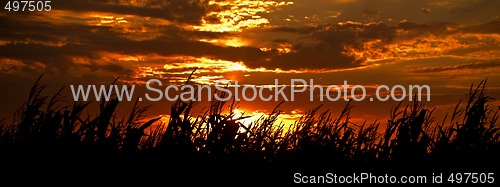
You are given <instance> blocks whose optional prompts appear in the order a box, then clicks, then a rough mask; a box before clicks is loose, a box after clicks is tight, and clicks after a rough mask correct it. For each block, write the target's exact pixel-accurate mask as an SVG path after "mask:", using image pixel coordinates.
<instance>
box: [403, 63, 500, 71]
mask: <svg viewBox="0 0 500 187" xmlns="http://www.w3.org/2000/svg"><path fill="white" fill-rule="evenodd" d="M496 67H500V62H477V63H470V64H461V65H455V66H443V67H431V68H423V69H418V70H414V71H413V72H414V73H440V72H445V71H454V70H466V69H487V68H496Z"/></svg>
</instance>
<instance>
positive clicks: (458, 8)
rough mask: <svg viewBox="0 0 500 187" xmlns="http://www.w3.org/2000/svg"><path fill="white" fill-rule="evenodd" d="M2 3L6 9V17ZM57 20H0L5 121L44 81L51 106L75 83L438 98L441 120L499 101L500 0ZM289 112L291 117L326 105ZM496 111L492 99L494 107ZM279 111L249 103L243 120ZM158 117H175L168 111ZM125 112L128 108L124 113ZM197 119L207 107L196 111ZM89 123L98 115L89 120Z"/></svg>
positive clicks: (214, 0)
mask: <svg viewBox="0 0 500 187" xmlns="http://www.w3.org/2000/svg"><path fill="white" fill-rule="evenodd" d="M5 2H6V0H2V7H4V6H5ZM51 5H52V10H51V11H50V12H12V11H11V12H9V11H7V10H4V9H2V10H1V11H0V25H1V27H0V89H1V90H2V91H1V92H0V100H1V102H0V103H2V104H1V105H0V107H1V108H0V119H2V118H4V117H11V116H12V114H13V112H14V109H17V108H19V107H20V106H21V104H22V102H23V101H24V100H25V99H26V98H27V97H28V90H29V88H30V87H31V85H32V84H33V82H34V81H35V79H36V77H37V76H39V75H40V74H41V73H45V77H44V79H43V82H44V83H46V84H48V87H47V90H46V92H44V93H46V94H47V95H52V94H54V93H55V92H56V91H57V90H58V89H59V88H60V87H61V86H66V89H65V90H64V94H65V95H67V98H66V100H68V101H70V100H71V98H69V96H70V95H71V91H70V89H69V88H68V87H69V85H71V84H83V85H87V84H109V83H111V82H112V81H113V80H114V79H115V78H116V77H119V80H120V83H123V84H136V85H138V86H139V87H141V88H139V90H144V83H145V81H147V80H148V79H151V78H160V79H162V81H164V83H171V84H182V83H183V82H184V81H185V80H186V78H187V77H188V75H189V74H190V72H191V71H192V70H193V69H194V68H195V67H199V69H198V71H197V72H196V73H195V76H194V79H193V81H194V82H196V83H199V84H213V82H214V81H216V80H219V79H229V80H237V81H239V82H240V84H241V83H243V84H250V85H258V86H259V85H270V84H274V79H276V78H277V79H279V80H280V81H282V82H283V83H287V82H288V83H289V81H290V79H292V78H300V79H307V80H309V79H313V80H314V82H315V83H316V84H321V85H331V84H339V85H340V84H342V83H343V81H344V80H346V81H348V82H349V84H359V85H364V86H366V87H367V88H368V95H370V94H373V92H374V91H375V90H374V89H371V88H374V87H376V86H377V85H382V84H385V85H389V86H392V85H396V84H401V85H404V86H406V85H424V84H428V85H430V87H431V101H430V102H428V103H427V106H429V107H431V108H433V107H435V108H436V110H437V112H436V113H437V114H439V115H437V117H442V116H444V113H445V112H450V110H453V108H454V106H455V104H456V103H457V102H458V101H459V100H460V98H462V97H463V96H464V95H465V94H466V93H467V92H468V89H469V87H470V85H471V84H472V83H475V84H477V83H479V82H480V81H481V80H482V79H485V78H488V88H489V90H488V95H489V96H491V97H493V98H497V99H500V74H499V73H498V72H499V70H500V11H499V9H498V7H500V1H498V0H376V1H375V0H289V1H269V0H207V1H205V0H167V1H160V0H53V1H52V4H51ZM308 100H309V96H308V95H303V97H301V98H299V99H297V101H295V102H286V103H284V104H283V105H282V106H281V108H280V109H281V110H283V112H284V113H285V115H284V118H289V119H293V118H296V117H298V116H299V115H298V114H300V113H301V112H304V111H307V110H310V109H313V108H315V107H317V106H319V105H320V104H323V107H324V109H325V110H326V109H330V110H332V111H333V112H334V113H335V112H338V111H340V110H342V106H343V105H345V104H346V102H344V101H341V102H320V101H314V102H310V101H308ZM499 101H500V100H493V101H492V103H493V105H494V106H498V105H499V104H500V102H499ZM277 103H278V102H263V101H256V102H241V103H239V106H240V109H241V111H247V114H249V113H253V114H262V113H266V112H270V111H271V110H272V109H273V108H274V107H275V106H276V104H277ZM396 103H397V102H370V101H363V102H354V103H353V105H354V109H353V114H352V117H353V118H354V119H355V120H356V119H357V120H368V121H373V120H376V119H379V120H382V121H384V120H386V119H387V118H388V117H389V110H390V108H391V106H393V105H395V104H396ZM147 104H153V105H154V106H153V107H152V108H151V110H150V111H149V112H148V115H150V116H156V115H164V114H168V110H169V108H170V107H169V106H170V105H169V102H166V101H165V102H158V103H148V102H144V105H147ZM122 105H123V106H122V108H123V109H124V111H127V110H128V109H129V108H127V107H130V106H131V103H122ZM197 107H198V108H199V109H201V108H203V107H204V106H197ZM89 113H92V111H90V112H89Z"/></svg>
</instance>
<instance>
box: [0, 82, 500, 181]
mask: <svg viewBox="0 0 500 187" xmlns="http://www.w3.org/2000/svg"><path fill="white" fill-rule="evenodd" d="M485 84H486V83H485V81H484V82H481V83H480V84H479V85H477V86H474V87H472V86H471V90H470V92H469V93H468V94H467V95H466V98H465V99H464V101H460V102H459V103H458V104H457V107H456V108H455V110H454V111H450V112H451V113H450V114H449V115H448V116H447V117H446V118H445V119H444V120H443V121H442V122H436V121H434V120H433V117H432V112H433V109H429V108H426V107H425V106H424V104H423V103H419V102H414V103H413V104H411V105H409V106H402V104H400V105H397V106H394V107H393V109H392V111H391V116H390V118H389V119H388V120H387V121H386V122H374V123H371V124H368V123H363V124H355V123H352V122H351V121H350V111H351V105H349V104H347V105H346V106H345V108H344V109H343V111H342V112H341V114H340V115H339V116H332V114H331V113H330V112H329V111H324V112H322V111H323V110H321V108H320V107H318V108H315V109H312V110H310V111H308V112H306V113H305V114H304V115H303V117H302V118H301V119H300V120H298V121H296V123H295V124H293V125H292V126H290V128H289V129H288V130H286V128H285V125H284V124H279V123H277V119H278V116H279V115H280V110H279V106H277V107H276V109H275V110H274V111H273V112H272V113H271V114H269V115H268V116H263V117H261V118H260V119H258V120H256V121H255V122H253V123H252V124H251V125H250V126H248V127H246V126H244V125H242V124H241V123H240V122H238V120H239V119H238V118H235V117H234V116H235V114H234V113H233V112H230V113H229V114H223V112H222V110H223V109H226V110H228V109H229V110H230V111H232V108H233V107H234V103H231V102H218V101H213V102H212V103H211V105H210V106H207V108H205V110H204V112H203V115H200V116H192V115H191V113H190V111H191V109H192V108H193V105H194V103H193V102H188V103H186V102H181V101H177V102H176V103H175V104H173V105H172V106H170V107H171V113H170V121H169V122H168V124H160V123H161V122H160V121H159V118H156V119H152V120H150V121H147V122H145V123H144V122H140V121H141V120H140V119H141V118H142V114H143V113H144V112H145V111H146V110H147V107H140V106H138V105H137V103H136V105H135V106H134V107H133V108H132V109H131V112H130V115H127V116H118V115H116V113H115V110H116V108H117V105H118V103H119V101H118V100H117V99H113V100H111V101H108V102H101V103H100V106H99V114H98V115H97V116H94V117H93V116H88V115H84V114H83V113H84V112H83V111H85V110H86V108H87V106H88V105H89V104H90V102H76V103H74V104H73V105H71V106H63V104H62V103H60V102H59V100H60V97H61V94H60V92H61V91H60V92H59V93H58V94H56V95H54V96H52V97H46V96H44V95H43V94H42V91H43V90H44V86H43V85H42V84H41V83H40V79H38V80H37V81H36V83H35V85H34V86H33V87H32V89H31V90H30V91H29V97H28V99H27V101H26V102H25V104H24V105H23V106H22V108H21V109H20V110H19V111H18V112H17V113H16V114H15V117H14V122H13V123H12V124H10V123H9V124H7V123H6V122H5V120H4V121H3V122H2V123H3V124H2V126H1V128H0V153H1V156H0V158H1V162H2V165H3V167H2V169H3V170H5V171H9V172H10V173H11V174H12V175H19V176H21V177H26V178H29V177H32V176H44V177H45V179H47V180H55V181H57V180H59V178H63V177H69V178H71V179H74V180H77V181H80V180H93V179H96V178H106V179H110V180H117V181H121V182H126V181H127V180H131V179H132V178H133V179H136V180H144V181H151V180H160V181H165V183H168V181H176V182H180V183H185V184H192V183H214V182H215V183H227V182H234V183H233V184H235V185H236V184H241V183H243V184H248V183H252V182H256V181H269V182H278V183H291V182H292V181H293V178H292V177H293V173H295V172H304V173H308V174H309V175H314V174H321V173H324V172H336V173H352V172H379V173H394V174H398V173H413V172H418V171H423V172H428V173H432V172H467V171H468V172H494V171H498V167H499V164H498V163H499V161H498V160H499V159H500V154H499V150H500V149H499V145H500V144H499V141H500V133H499V131H498V129H499V128H498V124H497V120H498V111H499V109H498V108H490V107H489V106H488V101H490V99H491V98H489V97H488V96H487V95H486V90H485ZM166 107H167V106H166ZM153 124H155V125H153ZM382 128H384V129H382ZM380 132H383V133H380ZM49 169H50V170H49ZM51 171H53V172H51ZM496 174H500V173H496ZM113 176H116V177H113ZM47 177H48V178H47ZM261 184H262V183H261Z"/></svg>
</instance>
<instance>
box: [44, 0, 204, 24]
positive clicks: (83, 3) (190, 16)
mask: <svg viewBox="0 0 500 187" xmlns="http://www.w3.org/2000/svg"><path fill="white" fill-rule="evenodd" d="M121 2H122V1H115V0H107V1H101V0H64V1H56V2H54V3H53V5H52V6H53V7H54V9H60V10H70V11H81V12H88V11H93V12H110V13H116V14H124V15H137V16H143V17H154V18H162V19H165V20H170V21H174V22H179V23H189V24H199V23H200V21H201V18H202V17H203V16H205V15H206V14H207V12H209V10H210V5H209V4H208V2H209V1H207V0H169V1H147V2H146V3H144V4H143V5H142V6H134V5H132V4H123V3H121Z"/></svg>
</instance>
